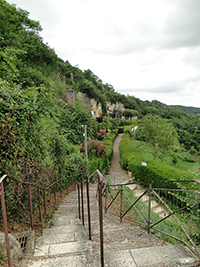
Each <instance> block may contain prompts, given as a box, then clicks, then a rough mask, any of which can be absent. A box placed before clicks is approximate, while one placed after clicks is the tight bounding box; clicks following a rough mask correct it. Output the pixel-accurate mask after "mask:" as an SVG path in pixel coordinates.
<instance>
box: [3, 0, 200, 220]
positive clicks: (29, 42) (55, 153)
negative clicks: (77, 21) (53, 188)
mask: <svg viewBox="0 0 200 267" xmlns="http://www.w3.org/2000/svg"><path fill="white" fill-rule="evenodd" d="M0 26H1V27H0V44H1V45H0V58H1V60H0V69H1V72H0V100H1V102H0V157H1V161H0V176H1V175H2V174H4V173H9V175H10V176H12V177H13V178H16V179H20V180H23V181H29V182H34V183H36V184H41V185H45V184H48V183H50V182H54V181H55V180H57V179H60V178H62V179H63V184H67V185H69V184H72V183H73V182H74V180H73V179H79V175H78V174H79V173H84V174H85V175H86V173H87V164H86V161H85V156H84V154H83V153H79V151H80V148H81V146H82V144H83V141H84V137H83V133H84V130H83V128H82V125H85V124H86V125H87V132H88V138H93V137H94V139H102V138H103V137H102V135H100V134H99V130H100V129H104V128H106V129H107V130H109V129H110V128H111V129H114V128H116V127H118V126H119V125H126V124H131V123H132V121H131V120H128V118H130V117H134V116H137V118H138V119H141V118H143V117H144V116H146V115H148V114H152V115H158V116H160V117H161V118H165V119H167V120H169V122H171V123H172V124H173V125H174V127H175V129H176V132H177V136H178V140H179V142H180V144H181V145H182V147H183V148H184V149H185V150H187V151H189V152H190V153H192V154H193V155H194V156H199V151H200V117H199V116H196V115H193V114H189V113H186V112H184V111H180V110H177V109H175V108H172V107H169V106H167V105H165V104H162V103H160V102H158V101H156V100H155V101H152V102H150V101H141V100H140V99H138V98H137V97H134V96H125V95H123V94H119V93H116V92H115V90H114V88H113V86H112V85H110V84H103V82H102V80H101V79H100V78H99V77H98V76H96V75H95V74H94V73H93V72H92V71H91V70H89V69H88V70H84V71H82V70H80V69H79V68H77V67H75V66H72V65H71V64H70V63H69V62H68V61H66V62H65V61H64V60H62V59H61V58H59V57H58V56H57V55H56V53H55V51H54V50H53V49H51V48H50V47H49V46H48V45H47V44H44V42H43V40H42V38H41V37H40V31H41V30H42V29H41V26H40V23H39V22H37V21H33V20H31V19H29V13H28V12H27V11H25V10H22V9H20V8H19V9H17V8H16V7H15V6H12V5H10V4H8V3H7V2H6V1H5V0H0ZM71 73H73V79H71ZM71 89H73V90H74V92H75V99H76V100H75V104H68V103H67V100H66V90H71ZM78 92H82V93H85V94H86V95H87V96H88V98H89V99H91V98H94V99H95V100H96V101H97V103H100V104H101V107H102V115H103V122H101V121H102V117H101V118H97V120H95V119H94V118H93V117H92V115H91V110H90V109H89V108H88V107H87V106H85V105H83V103H82V102H81V101H80V100H78V98H77V94H78ZM107 102H111V103H117V102H119V103H121V104H123V105H124V108H125V110H124V111H123V112H119V110H114V112H113V113H112V114H109V113H108V110H107ZM109 115H110V116H109ZM122 116H123V117H126V118H127V120H124V119H121V118H122ZM109 119H110V120H109ZM99 122H101V123H99ZM111 152H112V151H110V155H112V153H111ZM93 164H94V165H93V166H94V167H95V166H98V164H99V165H100V163H98V164H96V163H93ZM95 164H96V165H95ZM106 164H107V163H106ZM72 175H73V176H75V177H76V178H73V179H72V178H68V177H71V176H72ZM83 178H84V177H83ZM7 183H9V179H8V181H7ZM8 190H9V192H8V195H9V198H10V199H8V203H9V205H10V207H8V208H12V209H13V210H15V212H18V215H17V216H18V218H20V216H22V214H23V212H22V210H21V209H20V208H19V207H21V208H22V209H23V206H22V205H21V204H20V200H19V201H16V203H15V205H13V202H12V200H13V197H12V194H15V193H16V192H15V190H18V189H16V188H15V189H13V188H12V187H8ZM58 190H59V189H58ZM11 192H12V194H11ZM17 194H18V195H19V199H23V201H24V200H26V199H27V194H26V192H25V191H24V190H19V192H17ZM20 211H21V213H20V214H19V212H20Z"/></svg>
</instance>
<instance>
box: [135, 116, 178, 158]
mask: <svg viewBox="0 0 200 267" xmlns="http://www.w3.org/2000/svg"><path fill="white" fill-rule="evenodd" d="M136 138H137V139H138V140H143V141H146V142H148V143H149V145H150V147H151V148H152V150H151V153H152V155H153V157H154V160H156V159H157V156H158V153H159V152H161V153H162V155H171V154H173V152H174V151H176V150H178V149H179V146H180V145H179V142H178V138H177V132H176V130H175V128H174V127H173V125H172V123H170V122H169V121H168V120H166V119H162V118H160V117H159V116H157V115H155V116H152V115H148V116H145V117H144V118H143V119H142V120H141V124H140V126H139V128H138V130H137V131H136Z"/></svg>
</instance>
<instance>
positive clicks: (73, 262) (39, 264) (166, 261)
mask: <svg viewBox="0 0 200 267" xmlns="http://www.w3.org/2000/svg"><path fill="white" fill-rule="evenodd" d="M196 260H198V259H197V258H196V257H195V256H194V255H193V254H192V253H191V252H190V251H189V250H188V249H187V248H186V247H183V246H182V245H178V246H172V245H170V246H163V247H161V246H158V247H149V248H140V249H131V250H123V251H109V252H106V251H105V255H104V266H107V267H122V266H123V267H149V266H151V267H162V266H167V267H169V266H176V267H178V266H188V267H194V266H197V265H196V263H195V261H196ZM44 266H59V267H64V266H66V267H77V266H79V267H86V266H87V267H99V266H101V260H100V253H92V254H91V253H87V254H84V255H77V256H70V255H69V256H67V257H66V256H63V257H60V258H57V257H56V258H48V259H41V260H40V261H35V262H32V261H30V262H29V263H28V267H44Z"/></svg>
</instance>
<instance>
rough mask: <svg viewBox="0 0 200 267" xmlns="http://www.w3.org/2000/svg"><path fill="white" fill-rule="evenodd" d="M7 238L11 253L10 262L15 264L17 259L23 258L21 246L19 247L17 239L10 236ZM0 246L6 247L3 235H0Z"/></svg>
mask: <svg viewBox="0 0 200 267" xmlns="http://www.w3.org/2000/svg"><path fill="white" fill-rule="evenodd" d="M8 237H9V241H10V252H11V257H12V260H13V261H14V262H17V261H18V259H20V258H22V257H23V252H22V249H21V246H20V244H19V242H18V241H17V239H16V238H15V237H14V236H13V235H12V234H9V235H8ZM0 244H1V245H2V246H5V247H6V241H5V234H4V233H0Z"/></svg>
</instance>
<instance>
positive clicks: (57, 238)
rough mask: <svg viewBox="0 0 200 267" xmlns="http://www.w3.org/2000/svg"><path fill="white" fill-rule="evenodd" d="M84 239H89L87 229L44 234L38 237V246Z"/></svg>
mask: <svg viewBox="0 0 200 267" xmlns="http://www.w3.org/2000/svg"><path fill="white" fill-rule="evenodd" d="M82 240H88V236H87V234H86V233H85V231H82V232H77V233H71V232H70V233H67V234H58V235H44V236H41V237H39V238H38V239H37V242H36V244H37V245H36V247H40V246H42V245H50V244H59V243H67V242H76V241H82Z"/></svg>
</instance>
